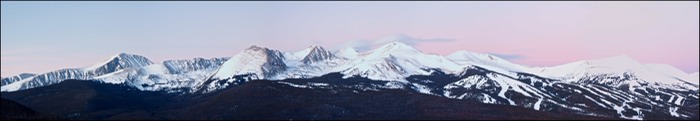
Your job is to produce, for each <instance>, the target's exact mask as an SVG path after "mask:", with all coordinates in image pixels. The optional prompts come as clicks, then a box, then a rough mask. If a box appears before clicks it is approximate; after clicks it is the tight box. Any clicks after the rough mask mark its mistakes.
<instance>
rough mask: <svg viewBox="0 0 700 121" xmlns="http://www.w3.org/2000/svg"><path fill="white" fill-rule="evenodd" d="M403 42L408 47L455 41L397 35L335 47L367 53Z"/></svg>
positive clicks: (350, 42) (356, 41)
mask: <svg viewBox="0 0 700 121" xmlns="http://www.w3.org/2000/svg"><path fill="white" fill-rule="evenodd" d="M395 41H399V42H403V43H406V44H407V45H410V46H417V45H420V44H424V43H434V42H451V41H455V39H443V38H431V39H424V38H415V37H410V36H407V35H404V34H397V35H393V36H388V37H384V38H382V39H377V40H355V41H348V42H345V43H342V44H340V45H338V46H336V48H337V49H342V48H347V47H352V48H354V49H355V50H357V51H367V50H371V49H372V48H375V47H378V46H381V45H384V44H387V43H391V42H395Z"/></svg>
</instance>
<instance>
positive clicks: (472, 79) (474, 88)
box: [2, 41, 698, 119]
mask: <svg viewBox="0 0 700 121" xmlns="http://www.w3.org/2000/svg"><path fill="white" fill-rule="evenodd" d="M331 73H339V74H342V75H343V76H342V78H341V79H348V78H355V77H362V78H366V79H368V80H374V81H376V82H381V83H382V84H378V85H377V84H375V85H368V86H366V87H356V88H358V89H361V90H379V89H405V90H413V91H416V92H419V93H424V94H430V95H436V96H443V97H447V98H456V99H470V100H477V101H481V102H483V103H492V104H504V105H515V106H522V107H528V108H533V109H535V110H555V109H557V108H562V109H567V110H574V111H579V112H581V113H582V114H587V115H610V114H599V113H590V112H591V111H588V110H590V109H592V107H596V106H599V107H600V108H603V109H609V110H610V113H611V114H615V115H617V116H619V117H621V118H627V119H641V118H643V117H644V114H645V112H651V111H652V110H651V109H649V107H639V106H640V105H651V107H653V108H654V109H666V110H665V112H667V113H668V114H669V115H673V116H674V117H690V114H687V112H686V113H679V112H678V111H679V108H682V107H683V106H685V105H689V104H690V103H688V102H689V100H693V101H695V102H697V99H698V93H697V90H698V73H693V74H687V73H685V72H683V71H680V70H678V69H677V68H675V67H672V66H669V65H665V64H641V63H639V62H637V61H635V60H633V59H631V58H629V57H627V56H616V57H611V58H604V59H598V60H584V61H577V62H573V63H568V64H564V65H560V66H554V67H528V66H523V65H518V64H514V63H511V62H508V61H507V60H504V59H502V58H499V57H497V56H494V55H490V54H481V53H474V52H467V51H457V52H454V53H452V54H450V55H448V56H442V55H437V54H426V53H423V52H421V51H419V50H417V49H415V48H413V47H411V46H409V45H406V44H404V43H401V42H398V41H397V42H391V43H388V44H385V45H383V46H380V47H378V48H375V49H373V50H369V51H364V52H358V51H356V50H355V49H353V48H345V49H341V50H338V51H333V52H332V51H330V50H327V49H325V48H323V47H321V46H311V47H309V48H307V49H304V50H301V51H297V52H281V51H278V50H273V49H269V48H265V47H258V46H252V47H250V48H247V49H245V50H243V51H241V52H239V53H238V54H236V55H234V56H232V57H231V58H212V59H202V58H195V59H190V60H168V61H164V62H162V63H160V64H155V63H153V62H151V61H150V60H148V59H146V58H145V57H143V56H138V55H132V54H124V53H120V54H117V55H115V56H114V57H111V58H109V59H107V60H105V61H103V62H100V63H97V64H93V65H91V66H88V67H85V68H74V69H61V70H57V71H52V72H48V73H43V74H22V75H18V76H14V77H9V78H4V79H2V83H3V85H2V91H17V90H24V89H30V88H36V87H42V86H47V85H52V84H57V83H60V82H61V81H63V80H66V79H81V80H95V81H101V82H105V83H112V84H127V85H129V86H133V87H135V88H138V89H140V90H144V91H169V92H186V93H191V92H197V91H203V92H214V91H216V90H219V89H224V88H227V87H229V86H233V85H238V84H242V83H244V82H246V81H250V80H253V79H266V80H287V79H308V78H315V77H321V76H324V75H327V74H331ZM436 74H438V75H436ZM416 76H418V77H421V78H422V79H417V78H412V77H416ZM283 84H288V85H290V86H294V87H299V88H328V87H333V84H329V83H324V82H314V83H306V84H295V83H286V82H285V83H283ZM689 92H694V93H689ZM565 93H571V94H579V96H580V97H577V98H578V99H585V101H588V102H585V101H584V102H579V103H575V102H570V101H567V99H568V98H570V97H571V96H570V95H562V94H565ZM640 99H642V100H640ZM695 104H696V105H697V103H695ZM631 111H633V112H634V113H630V112H631Z"/></svg>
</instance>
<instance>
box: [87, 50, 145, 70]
mask: <svg viewBox="0 0 700 121" xmlns="http://www.w3.org/2000/svg"><path fill="white" fill-rule="evenodd" d="M151 64H153V62H152V61H151V60H148V58H146V57H144V56H140V55H135V54H127V53H118V54H116V55H114V56H112V57H110V58H108V59H105V60H103V61H102V62H99V63H96V64H93V65H92V66H89V67H87V68H83V69H84V70H86V71H94V70H100V68H102V69H106V70H112V71H110V72H113V71H116V70H118V69H124V68H131V67H143V66H148V65H151Z"/></svg>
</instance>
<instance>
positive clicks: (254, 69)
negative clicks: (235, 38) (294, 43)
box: [212, 46, 286, 79]
mask: <svg viewBox="0 0 700 121" xmlns="http://www.w3.org/2000/svg"><path fill="white" fill-rule="evenodd" d="M283 60H284V54H282V52H280V51H278V50H272V49H268V48H264V47H258V46H251V47H249V48H248V49H245V50H243V51H242V52H240V53H238V54H236V55H235V56H233V57H231V59H229V60H228V61H226V62H224V64H223V65H222V66H221V68H220V69H219V70H218V71H217V72H216V73H215V74H214V75H213V76H212V79H230V78H231V77H233V76H236V75H242V74H255V75H257V76H258V77H270V76H274V75H275V74H276V73H278V72H282V71H284V70H286V65H285V63H284V61H283Z"/></svg>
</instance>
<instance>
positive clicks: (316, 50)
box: [302, 45, 335, 64]
mask: <svg viewBox="0 0 700 121" xmlns="http://www.w3.org/2000/svg"><path fill="white" fill-rule="evenodd" d="M333 57H335V56H333V54H332V53H331V52H330V51H328V50H326V49H324V48H323V47H321V46H318V45H314V46H311V51H310V52H309V54H307V55H306V56H305V57H304V59H303V60H302V62H304V63H306V64H309V63H314V62H318V61H323V60H327V59H331V58H333Z"/></svg>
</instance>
